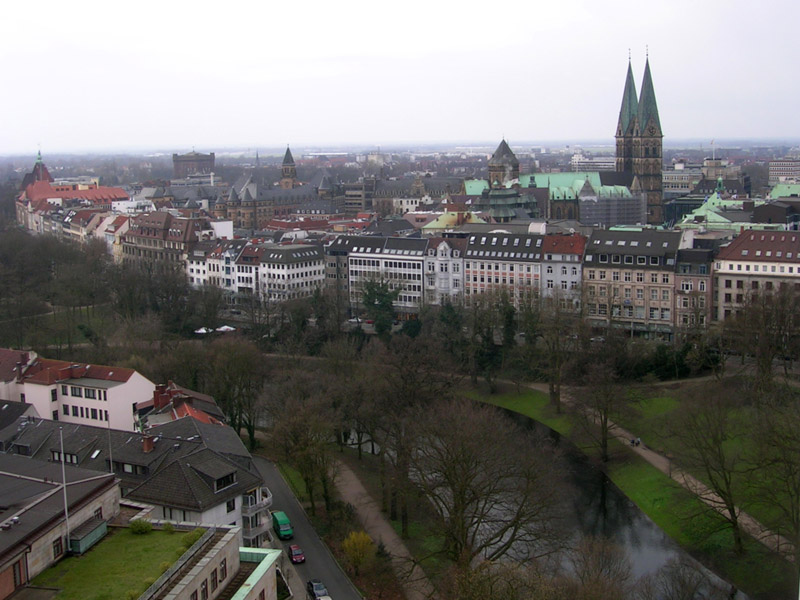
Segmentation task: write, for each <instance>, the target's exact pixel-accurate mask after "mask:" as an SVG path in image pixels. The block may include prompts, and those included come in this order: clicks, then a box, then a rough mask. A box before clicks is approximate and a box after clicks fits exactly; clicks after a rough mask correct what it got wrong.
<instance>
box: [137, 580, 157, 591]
mask: <svg viewBox="0 0 800 600" xmlns="http://www.w3.org/2000/svg"><path fill="white" fill-rule="evenodd" d="M155 582H156V580H155V578H153V577H148V578H147V579H145V580H144V581H142V583H143V584H144V589H147V588H149V587H150V586H151V585H153V584H154V583H155ZM140 595H141V594H140Z"/></svg>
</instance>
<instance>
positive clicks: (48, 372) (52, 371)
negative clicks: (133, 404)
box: [24, 358, 136, 385]
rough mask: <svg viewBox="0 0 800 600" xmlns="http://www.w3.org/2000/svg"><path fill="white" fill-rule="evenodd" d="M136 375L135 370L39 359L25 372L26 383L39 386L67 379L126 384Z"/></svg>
mask: <svg viewBox="0 0 800 600" xmlns="http://www.w3.org/2000/svg"><path fill="white" fill-rule="evenodd" d="M134 373H136V371H134V370H133V369H126V368H123V367H106V366H103V365H87V364H85V363H71V362H67V361H65V360H52V359H49V358H38V359H36V360H35V361H34V362H33V363H32V364H31V366H30V367H29V368H28V369H27V370H26V371H25V377H24V379H25V382H26V383H36V384H39V385H53V384H54V383H57V382H59V381H64V380H67V379H80V378H82V377H86V378H89V379H100V380H104V381H117V382H119V383H125V382H126V381H128V380H129V379H130V378H131V376H132V375H133V374H134Z"/></svg>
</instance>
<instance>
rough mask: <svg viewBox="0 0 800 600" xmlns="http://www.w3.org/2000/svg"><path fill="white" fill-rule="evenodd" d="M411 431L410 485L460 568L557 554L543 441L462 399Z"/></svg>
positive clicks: (432, 412)
mask: <svg viewBox="0 0 800 600" xmlns="http://www.w3.org/2000/svg"><path fill="white" fill-rule="evenodd" d="M416 424H417V428H416V429H417V444H416V448H415V450H414V452H412V454H411V465H412V469H411V472H412V480H413V481H414V483H415V484H417V485H418V486H419V487H420V488H421V489H422V491H423V493H424V494H425V496H426V497H427V498H428V500H429V501H430V502H431V504H432V505H433V507H434V509H435V510H436V513H437V514H438V516H439V519H440V521H441V523H442V528H443V531H444V537H445V548H444V550H445V552H446V553H447V555H448V556H449V557H450V558H451V559H452V560H454V561H456V562H457V563H458V565H459V566H460V567H461V568H468V567H469V566H470V565H471V564H472V563H473V561H475V560H478V559H486V560H495V559H498V558H500V557H503V556H505V555H507V554H512V555H514V556H515V557H516V558H518V559H520V558H523V557H527V556H537V555H541V554H547V553H550V552H552V551H553V550H554V549H555V548H556V547H558V545H559V540H560V539H561V538H562V536H561V532H560V530H559V528H558V524H559V523H560V519H559V517H560V516H561V514H560V505H561V501H562V500H563V497H562V496H561V494H560V493H559V490H560V486H559V477H558V470H557V460H556V457H555V455H554V452H553V450H552V448H551V447H550V446H549V445H548V444H547V442H546V441H544V440H542V439H539V438H537V437H534V436H533V435H532V434H531V433H529V432H525V431H522V430H521V429H519V428H517V427H516V426H515V425H514V424H513V422H511V421H510V420H509V419H508V418H507V417H506V416H505V415H503V414H502V413H500V412H499V411H498V410H496V409H494V408H491V407H488V406H485V405H477V404H472V403H470V402H467V401H464V400H459V401H446V402H440V403H438V404H437V405H436V406H435V407H431V408H429V409H427V410H426V411H425V417H424V418H420V419H417V422H416ZM512 456H513V457H514V458H513V460H509V457H512Z"/></svg>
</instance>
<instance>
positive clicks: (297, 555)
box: [289, 544, 306, 564]
mask: <svg viewBox="0 0 800 600" xmlns="http://www.w3.org/2000/svg"><path fill="white" fill-rule="evenodd" d="M289 560H291V561H292V562H293V563H294V564H298V563H303V562H306V555H305V554H303V551H302V550H301V549H300V546H298V545H297V544H292V545H291V546H289Z"/></svg>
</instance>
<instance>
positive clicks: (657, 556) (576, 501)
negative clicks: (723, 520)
mask: <svg viewBox="0 0 800 600" xmlns="http://www.w3.org/2000/svg"><path fill="white" fill-rule="evenodd" d="M504 412H505V414H506V415H508V417H509V418H510V419H512V420H513V421H515V422H516V423H517V424H518V425H519V426H520V427H522V428H524V429H527V430H533V431H535V432H537V433H539V434H541V435H544V436H546V437H547V438H548V439H549V440H550V442H551V443H552V444H553V445H554V446H555V447H557V448H559V449H560V451H561V454H562V457H563V460H564V462H565V468H566V479H567V482H568V483H569V484H571V486H572V488H573V490H572V492H573V497H572V503H571V509H572V510H571V511H570V513H571V514H569V515H568V518H570V519H572V520H573V525H574V527H573V528H572V530H573V531H577V532H578V534H577V535H576V539H575V540H572V541H573V542H577V537H578V536H580V535H583V536H593V537H604V538H608V539H610V540H612V541H614V542H615V543H616V544H618V545H619V546H620V547H622V548H624V549H625V551H626V552H627V555H628V558H629V559H630V561H631V567H632V573H633V575H634V577H635V578H637V579H639V578H641V577H644V576H646V575H652V574H655V573H656V572H658V571H659V570H660V569H662V568H664V567H665V566H667V565H668V564H670V563H673V564H674V563H675V562H678V561H689V562H690V563H695V564H697V563H696V561H694V559H692V558H691V557H690V556H689V555H688V554H687V553H686V552H684V551H683V550H682V549H681V548H680V547H679V546H678V545H677V544H676V543H675V542H673V541H672V540H671V539H670V538H669V537H668V536H667V535H666V534H665V533H664V532H663V531H662V530H661V529H660V528H659V527H658V526H657V525H656V524H655V523H653V521H651V520H650V518H649V517H647V515H645V514H644V513H643V512H642V511H641V510H640V509H639V508H638V507H637V506H636V505H635V504H634V503H633V502H631V501H630V500H629V499H628V498H627V497H626V496H625V495H624V494H623V493H622V492H621V491H620V490H619V488H617V487H616V486H615V485H614V484H613V482H611V481H610V480H609V479H608V477H606V475H605V474H604V473H603V472H602V471H601V470H600V469H598V468H597V467H596V466H594V465H593V464H591V462H590V461H589V460H588V459H587V457H586V456H585V455H584V454H582V453H581V452H580V451H578V450H577V448H575V446H574V445H573V444H572V443H571V442H569V440H566V439H563V438H562V437H561V435H560V434H559V433H558V432H556V431H553V430H552V429H550V428H549V427H546V426H544V425H542V424H541V423H539V422H537V421H534V420H533V419H530V418H528V417H525V416H524V415H520V414H519V413H515V412H513V411H509V410H504ZM697 567H698V568H700V569H702V570H703V571H704V572H705V573H706V576H707V577H708V579H709V582H710V583H712V585H715V586H719V587H722V588H725V589H730V587H731V586H730V585H729V584H726V583H725V582H724V581H723V580H721V579H720V578H719V577H717V576H716V575H715V574H713V573H711V572H710V571H707V570H706V569H704V568H703V567H702V566H700V565H699V564H697ZM701 597H702V596H701ZM736 598H737V599H745V598H746V596H745V595H744V594H742V593H741V592H739V594H738V595H737V596H736Z"/></svg>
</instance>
